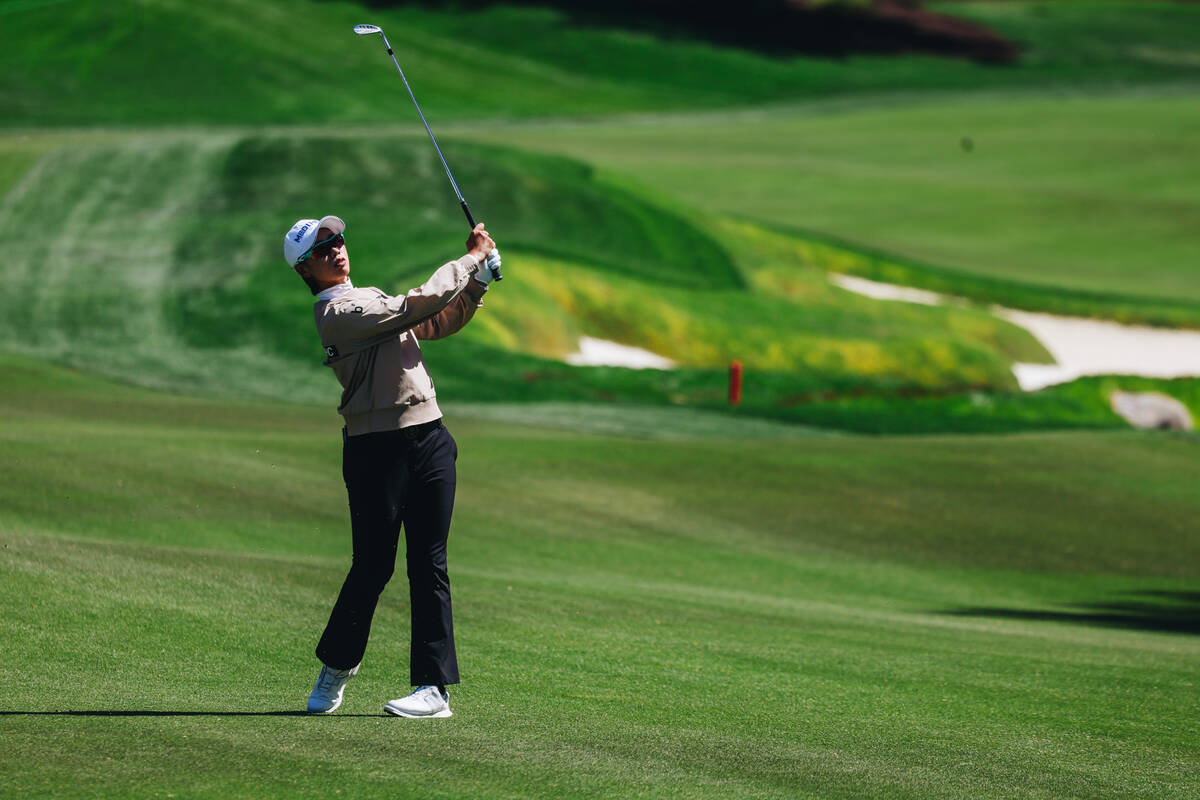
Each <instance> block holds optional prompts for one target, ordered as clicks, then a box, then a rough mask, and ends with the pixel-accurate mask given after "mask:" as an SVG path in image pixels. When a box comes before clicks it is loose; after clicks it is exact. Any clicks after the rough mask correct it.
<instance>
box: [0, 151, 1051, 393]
mask: <svg viewBox="0 0 1200 800" xmlns="http://www.w3.org/2000/svg"><path fill="white" fill-rule="evenodd" d="M56 138H58V137H43V138H40V139H39V140H38V145H37V147H36V148H35V147H33V146H27V145H26V142H25V139H24V138H23V137H21V136H12V137H9V140H11V145H10V146H9V147H7V148H5V147H0V153H4V154H5V156H4V158H0V163H8V164H11V165H18V166H21V167H23V168H24V169H25V170H26V171H25V173H24V174H23V175H21V176H20V177H19V179H16V180H15V181H14V182H13V183H12V184H11V186H10V189H9V191H8V193H7V195H6V197H5V200H4V202H3V216H2V218H0V219H2V220H3V221H0V234H2V235H6V236H16V235H18V234H19V235H20V236H21V237H22V239H23V241H25V242H26V243H27V244H26V246H25V247H24V248H22V250H21V251H20V252H19V253H17V254H14V256H13V257H12V258H9V259H7V260H6V261H4V262H3V264H2V265H0V277H2V278H3V279H4V280H5V281H6V282H10V283H12V284H14V285H22V286H24V287H25V288H24V290H23V292H24V294H23V297H24V299H25V302H23V303H21V304H20V305H19V307H17V308H16V309H14V310H13V312H12V313H11V314H9V315H8V316H7V317H5V318H4V320H2V321H0V328H3V329H4V330H5V331H6V332H7V333H6V341H8V347H9V349H11V350H16V351H20V352H25V353H28V354H36V355H39V356H42V357H49V358H52V359H55V360H58V361H61V362H65V363H69V364H74V365H78V366H87V367H88V368H90V369H95V370H99V371H101V372H103V373H105V374H109V375H114V376H119V377H121V378H123V379H125V380H130V381H133V382H135V383H141V384H144V385H152V386H160V387H171V388H175V389H180V390H185V391H202V392H219V393H225V394H240V395H254V396H262V397H287V398H291V399H300V400H314V401H315V400H320V401H323V402H329V401H330V397H331V395H330V391H331V389H332V388H333V384H332V378H331V376H330V375H329V374H328V371H327V370H325V369H324V368H323V367H321V366H319V362H320V351H319V343H318V342H317V340H316V337H315V334H314V332H313V331H312V327H311V326H312V322H311V311H310V306H311V302H312V300H311V297H310V296H309V294H308V292H307V291H306V290H305V289H304V287H303V285H302V284H301V283H300V281H299V279H298V278H297V277H296V276H295V275H294V273H292V271H291V270H289V269H288V268H287V267H286V265H285V264H284V263H282V260H281V258H280V255H279V249H280V247H279V239H280V237H281V236H282V231H283V230H285V229H286V227H287V226H288V225H289V224H290V223H291V222H292V221H293V220H295V219H296V218H299V217H302V216H315V215H320V214H322V213H326V212H336V213H338V214H339V215H341V216H343V217H344V218H345V219H346V220H347V221H348V224H349V228H348V231H347V233H348V237H349V242H350V253H351V257H352V269H353V276H354V279H355V281H356V283H358V285H378V286H381V287H384V288H385V289H387V290H389V291H394V292H397V291H405V290H407V289H408V288H410V287H411V286H413V285H415V284H416V283H418V282H419V281H421V280H423V279H424V277H425V276H426V275H428V273H429V272H430V271H432V269H433V268H434V267H435V266H436V265H438V264H440V263H442V261H444V260H446V259H448V258H450V257H452V256H453V255H454V254H455V253H457V252H459V248H461V244H460V243H461V242H462V241H463V239H464V238H465V236H464V229H465V221H463V220H462V219H461V218H460V216H459V212H458V209H457V208H455V204H454V202H453V198H452V196H451V195H450V192H449V190H448V187H447V186H445V185H444V175H443V173H442V171H441V170H440V166H439V165H438V162H437V161H436V157H435V156H434V154H433V152H432V150H431V149H430V148H429V147H428V144H427V142H425V141H423V140H422V139H421V138H420V136H419V135H406V136H397V135H388V136H373V135H364V134H345V135H340V136H332V135H327V134H314V135H305V134H300V133H294V134H262V133H243V132H235V131H230V132H219V133H201V132H189V133H154V134H128V135H119V134H115V133H114V134H102V135H98V136H95V137H91V136H87V135H83V134H69V135H64V136H63V137H61V146H59V147H55V146H54V145H53V144H52V143H53V142H54V141H55V140H56ZM447 147H448V150H449V152H450V154H451V155H452V156H453V158H454V159H455V169H456V170H458V172H459V177H460V180H461V181H462V184H463V185H464V186H468V187H470V195H471V201H472V203H473V204H474V209H475V211H476V214H477V215H478V217H479V218H481V219H484V220H486V221H487V223H488V224H489V225H490V226H491V228H492V230H494V231H496V232H497V236H498V237H500V238H499V240H500V241H501V243H502V245H503V248H504V252H505V254H506V258H507V259H508V261H509V264H510V270H511V272H510V275H511V277H512V278H513V279H512V280H507V281H505V282H504V283H503V284H501V285H499V286H498V287H497V288H496V291H495V292H494V293H493V294H492V295H491V296H490V297H489V299H488V301H487V305H488V309H487V310H486V311H485V312H484V313H482V314H480V315H479V316H478V317H477V322H476V323H473V324H472V325H471V326H469V327H468V328H467V330H466V331H464V333H463V335H462V336H459V337H454V338H453V339H451V340H449V341H447V342H444V343H443V342H437V343H431V344H430V346H429V347H430V349H429V353H430V357H431V363H432V364H434V374H435V376H436V377H437V379H438V385H439V386H440V387H441V388H442V389H443V390H445V391H447V393H448V395H449V396H450V397H453V398H457V399H460V400H471V399H479V400H484V399H486V400H489V401H492V402H502V401H512V400H539V401H545V402H549V401H564V400H591V401H605V402H612V401H621V402H630V401H634V402H641V403H650V404H655V403H667V404H684V405H696V406H701V407H719V406H721V405H722V404H723V403H724V396H725V383H726V377H725V370H726V367H727V365H728V362H729V361H730V360H732V359H734V358H737V359H740V360H742V361H743V363H745V364H746V365H747V367H748V368H749V369H751V370H752V375H751V376H750V377H749V378H748V384H747V388H748V390H749V389H751V388H753V389H754V396H755V398H756V400H755V403H753V404H750V405H748V408H752V409H754V410H752V411H751V413H767V412H770V411H771V409H772V408H774V407H775V406H778V405H779V403H780V402H781V400H782V399H783V398H786V397H789V396H792V395H796V394H798V393H805V392H811V391H816V390H819V389H821V388H822V387H830V386H832V387H834V388H839V389H851V388H855V387H857V388H860V389H861V388H869V389H886V388H888V387H901V388H902V387H913V388H917V389H923V390H947V389H953V388H959V389H962V388H964V387H993V388H995V387H999V388H1008V387H1011V386H1012V385H1013V379H1012V376H1011V374H1010V373H1009V371H1008V364H1009V363H1011V362H1012V361H1014V360H1022V361H1031V360H1039V359H1041V358H1044V357H1045V354H1044V351H1042V349H1041V348H1040V346H1039V345H1037V344H1036V342H1035V341H1034V340H1033V339H1032V338H1031V337H1030V336H1028V335H1027V334H1025V333H1024V332H1023V331H1020V330H1019V329H1017V328H1015V327H1014V326H1012V325H1011V324H1009V323H1006V322H1003V321H1001V320H997V319H994V318H992V317H990V316H988V315H987V314H986V313H983V312H980V311H975V310H970V309H933V308H917V307H910V306H903V305H897V304H881V303H876V302H874V301H870V300H866V299H864V298H859V297H855V296H853V295H850V294H848V293H846V292H843V291H841V290H840V289H836V288H834V287H832V286H831V285H830V284H829V283H828V282H827V281H826V279H825V276H824V273H823V272H822V271H821V270H820V269H817V268H814V267H813V266H812V265H811V264H808V263H806V262H805V261H804V259H803V258H802V254H801V253H800V252H799V251H797V250H796V247H795V243H794V241H793V240H792V239H790V238H789V237H787V236H783V235H780V234H772V233H769V232H767V231H764V230H761V229H757V228H753V227H751V226H745V225H735V224H729V223H724V222H720V221H719V220H704V219H703V218H701V217H698V216H696V215H694V214H692V215H689V216H690V217H691V219H692V220H695V221H690V220H689V218H688V216H685V214H688V213H689V212H686V211H679V210H672V209H670V208H667V207H664V206H663V205H662V204H660V203H659V202H657V201H656V200H651V199H647V198H646V197H643V196H642V195H640V194H637V193H634V192H632V191H630V190H627V189H624V188H621V187H620V186H618V185H615V184H614V183H613V182H611V181H609V180H607V179H606V178H605V177H603V176H601V175H597V174H595V173H594V172H593V171H592V170H591V169H589V168H587V167H584V166H581V165H580V164H578V163H576V162H572V161H569V160H566V159H562V158H553V157H539V156H534V155H531V154H526V153H520V152H515V151H511V150H505V149H502V148H497V147H495V146H482V145H473V144H469V143H465V142H459V141H453V142H448V143H447ZM38 148H41V149H40V150H39V149H38ZM19 173H20V171H19V170H18V169H16V168H15V167H13V168H12V169H11V173H10V174H14V175H15V174H19ZM318 199H319V203H320V205H319V206H314V203H315V202H317V200H318ZM63 209H66V213H63ZM272 231H274V233H271V232H272ZM580 335H590V336H598V337H601V338H606V339H615V340H617V341H620V342H622V343H625V344H628V345H634V346H640V347H645V348H649V349H651V350H654V351H657V352H660V353H662V354H664V355H666V356H668V357H670V358H672V359H674V360H676V361H677V362H678V363H679V364H680V365H681V367H683V368H682V369H681V370H679V371H674V372H670V373H662V372H650V373H637V372H635V371H632V370H621V369H585V368H575V367H568V366H566V365H565V364H562V363H561V361H560V360H559V359H561V358H563V357H564V356H566V355H567V354H568V353H570V352H571V351H572V350H573V349H574V348H575V346H576V342H577V341H578V338H579V336H580ZM785 416H786V414H785Z"/></svg>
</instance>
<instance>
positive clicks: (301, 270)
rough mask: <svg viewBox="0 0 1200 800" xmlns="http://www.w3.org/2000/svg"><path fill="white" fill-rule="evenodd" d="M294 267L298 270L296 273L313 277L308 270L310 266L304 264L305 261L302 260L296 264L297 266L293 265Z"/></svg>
mask: <svg viewBox="0 0 1200 800" xmlns="http://www.w3.org/2000/svg"><path fill="white" fill-rule="evenodd" d="M292 269H294V270H296V274H297V275H299V276H300V277H301V278H311V277H312V273H311V272H309V271H308V267H306V266H304V262H303V261H301V262H300V263H299V264H296V265H295V266H293V267H292Z"/></svg>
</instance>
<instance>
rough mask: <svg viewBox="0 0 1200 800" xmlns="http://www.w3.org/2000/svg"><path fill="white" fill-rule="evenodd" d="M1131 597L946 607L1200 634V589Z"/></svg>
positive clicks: (966, 613) (961, 612)
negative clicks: (1054, 604) (1045, 605)
mask: <svg viewBox="0 0 1200 800" xmlns="http://www.w3.org/2000/svg"><path fill="white" fill-rule="evenodd" d="M1128 595H1129V597H1130V598H1131V599H1124V600H1115V601H1107V602H1102V603H1083V604H1079V605H1077V606H1076V608H1078V609H1079V610H1078V611H1037V610H1033V609H1016V608H994V607H973V608H959V609H952V610H949V611H942V612H941V613H943V614H951V615H954V616H962V617H995V618H1000V619H1023V620H1033V621H1045V622H1070V623H1075V624H1079V625H1098V626H1101V627H1106V628H1126V629H1130V630H1141V631H1154V632H1157V633H1184V634H1193V635H1195V634H1200V592H1183V591H1166V590H1144V591H1138V592H1129V593H1128Z"/></svg>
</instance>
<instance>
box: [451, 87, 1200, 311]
mask: <svg viewBox="0 0 1200 800" xmlns="http://www.w3.org/2000/svg"><path fill="white" fill-rule="evenodd" d="M1197 108H1198V106H1197V104H1196V103H1195V96H1194V94H1169V95H1162V96H1154V95H1119V96H1110V97H1082V96H1077V97H1039V98H1030V97H1008V98H1003V97H994V96H982V97H975V98H971V97H965V96H964V97H961V98H959V99H958V101H956V102H947V101H944V100H943V101H941V102H937V103H919V104H914V105H907V106H903V107H891V108H872V107H867V108H861V107H852V106H844V107H841V108H837V107H828V108H825V109H821V108H820V107H817V108H797V109H794V110H790V111H767V110H764V111H756V112H747V113H746V114H743V115H716V114H713V115H697V114H687V115H680V116H670V115H664V116H660V117H655V118H648V119H643V120H632V121H629V120H626V121H608V122H602V123H600V122H598V123H595V124H592V125H582V124H568V123H561V124H557V125H556V124H528V125H512V126H505V127H495V128H489V129H487V130H486V131H482V132H480V133H479V134H478V135H481V136H485V137H487V138H489V139H492V140H495V141H500V142H505V143H510V144H513V145H515V146H520V147H524V148H529V149H537V150H541V151H550V152H560V153H564V154H567V155H572V156H574V157H576V158H581V159H584V160H586V161H588V162H590V163H593V164H595V165H597V166H599V167H602V168H604V169H607V170H610V171H612V172H616V173H619V174H620V175H622V176H627V177H628V178H629V179H631V180H633V179H635V180H636V181H637V182H639V183H640V184H644V185H647V186H653V187H655V189H656V190H657V191H659V192H661V193H664V194H668V195H670V196H673V197H676V198H678V199H680V200H682V201H684V202H686V203H689V204H692V205H695V206H696V207H698V208H700V209H702V210H704V211H708V212H710V213H713V214H731V215H734V216H738V217H745V218H749V219H752V220H755V221H760V222H767V223H772V224H777V225H782V226H786V227H788V228H792V229H801V230H808V231H813V232H817V233H818V234H822V235H830V236H834V237H837V238H838V239H840V240H843V241H846V242H850V243H854V244H857V245H860V246H867V247H870V248H875V249H879V250H883V251H885V252H887V253H890V254H892V255H893V256H894V257H899V258H900V259H901V260H917V261H923V262H928V263H932V264H937V265H940V266H941V267H942V268H943V269H944V270H945V271H946V272H954V273H959V274H962V275H963V277H964V282H967V283H970V282H971V281H976V282H977V283H978V279H979V278H986V279H990V280H994V281H998V282H1001V283H1003V282H1016V283H1020V284H1022V285H1029V286H1032V287H1034V288H1039V287H1040V288H1041V289H1043V290H1055V289H1063V290H1067V292H1068V293H1073V294H1074V295H1081V294H1086V293H1090V294H1093V295H1095V294H1098V295H1114V296H1115V297H1113V298H1112V299H1111V300H1110V301H1109V302H1108V305H1109V306H1113V305H1116V304H1118V303H1125V304H1126V305H1137V304H1138V302H1139V301H1140V302H1141V304H1144V305H1147V306H1153V305H1155V304H1156V303H1157V304H1159V305H1163V304H1167V305H1169V304H1171V303H1178V302H1186V303H1188V304H1190V305H1191V306H1192V308H1193V309H1194V308H1196V307H1197V306H1200V273H1197V272H1196V270H1194V269H1192V268H1191V264H1192V262H1193V260H1194V259H1193V258H1192V249H1193V248H1192V227H1193V226H1192V221H1193V220H1194V219H1195V218H1196V216H1197V214H1198V213H1200V206H1198V205H1197V201H1196V197H1198V196H1200V191H1198V190H1200V185H1197V183H1196V174H1195V171H1194V170H1189V169H1188V168H1187V165H1188V164H1189V163H1190V161H1189V155H1188V154H1189V153H1190V152H1191V148H1192V145H1191V141H1192V136H1191V133H1190V131H1192V130H1194V129H1195V128H1196V126H1197V124H1200V112H1198V111H1197ZM473 135H475V134H473ZM964 137H969V138H970V139H971V140H972V141H973V148H974V149H973V150H972V151H970V152H965V151H964V150H963V149H962V148H961V146H960V141H961V140H962V139H963V138H964ZM1046 293H1047V294H1048V293H1050V292H1046ZM1026 294H1029V292H1028V291H1027V292H1026ZM1096 305H1097V306H1099V307H1101V308H1102V307H1103V306H1104V301H1103V300H1101V301H1100V302H1098V303H1096Z"/></svg>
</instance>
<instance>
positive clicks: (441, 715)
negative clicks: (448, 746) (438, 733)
mask: <svg viewBox="0 0 1200 800" xmlns="http://www.w3.org/2000/svg"><path fill="white" fill-rule="evenodd" d="M383 710H384V711H386V712H387V713H389V714H391V715H392V716H393V717H404V718H406V719H445V718H446V717H453V716H454V712H453V711H451V710H450V709H448V708H446V709H442V710H441V711H437V712H435V713H433V714H410V713H408V712H407V711H401V710H400V709H398V708H392V707H391V706H384V707H383Z"/></svg>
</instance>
